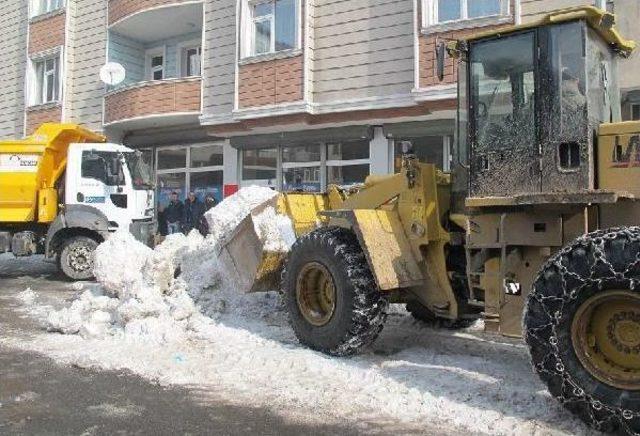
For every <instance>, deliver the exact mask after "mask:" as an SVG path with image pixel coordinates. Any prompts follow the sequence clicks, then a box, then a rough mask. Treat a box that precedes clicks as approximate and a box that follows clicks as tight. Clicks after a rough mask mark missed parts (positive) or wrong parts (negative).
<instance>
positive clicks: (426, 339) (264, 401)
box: [0, 188, 587, 434]
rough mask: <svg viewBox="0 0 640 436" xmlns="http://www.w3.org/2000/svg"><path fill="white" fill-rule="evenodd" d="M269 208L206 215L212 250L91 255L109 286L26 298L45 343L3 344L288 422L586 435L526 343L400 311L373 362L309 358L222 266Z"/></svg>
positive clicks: (176, 243) (275, 244)
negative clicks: (71, 295) (224, 247)
mask: <svg viewBox="0 0 640 436" xmlns="http://www.w3.org/2000/svg"><path fill="white" fill-rule="evenodd" d="M269 196H273V191H269V190H267V189H264V188H249V189H243V190H241V191H240V192H239V194H238V195H236V196H233V197H230V198H229V199H226V200H225V201H223V202H222V203H221V204H220V205H219V206H217V207H216V208H214V209H212V210H211V211H210V212H209V213H208V216H207V218H208V221H209V223H210V226H211V225H212V224H213V226H211V227H212V229H213V232H212V235H209V236H208V237H207V238H202V237H201V236H200V235H198V234H196V233H192V234H190V235H189V236H187V237H185V236H182V235H176V236H171V237H169V238H168V239H167V241H166V242H165V243H163V244H162V245H160V246H159V247H158V248H156V249H155V250H151V249H148V248H147V247H144V246H143V245H142V244H140V243H138V242H136V241H135V240H133V238H132V237H131V236H130V235H129V234H127V233H124V232H122V233H117V234H115V235H114V236H113V237H112V238H110V239H109V240H108V241H107V242H105V243H104V244H102V245H101V246H100V247H99V249H98V252H97V254H96V276H97V277H98V279H99V281H100V285H99V286H98V285H84V286H83V285H77V290H78V292H79V296H78V298H77V299H76V300H75V301H73V303H72V304H71V305H70V306H68V307H63V308H62V309H61V310H58V311H55V310H53V311H46V310H43V308H42V307H41V306H39V303H38V296H37V292H36V293H34V292H33V291H30V292H27V293H24V294H23V295H21V297H22V301H23V304H24V305H25V307H26V308H29V309H30V310H32V313H33V316H37V317H41V319H42V321H43V322H44V323H46V325H47V326H48V328H49V330H50V332H49V333H43V334H41V335H38V336H36V337H33V338H31V339H28V340H25V339H21V340H20V341H18V340H12V339H11V338H2V339H0V342H3V343H10V344H11V345H13V346H19V347H22V348H25V349H29V350H35V351H39V352H43V353H46V354H48V355H50V356H52V357H54V358H56V359H58V360H60V361H63V362H66V363H72V364H75V365H79V366H84V367H97V368H104V369H117V370H121V369H128V370H130V371H133V372H134V373H136V374H139V375H141V376H144V377H146V378H149V379H152V380H156V381H158V382H159V383H161V384H179V385H187V386H190V387H192V388H193V389H194V392H195V394H196V395H198V396H201V397H202V401H206V392H207V390H209V389H210V390H214V391H215V392H216V395H219V394H223V395H224V396H225V397H226V398H228V400H229V401H230V402H235V403H240V404H243V405H254V406H267V407H269V408H271V409H272V410H274V411H275V412H279V413H281V414H282V415H283V416H285V417H289V418H291V419H298V420H300V419H304V420H307V421H314V420H316V421H318V422H329V423H330V422H339V421H344V420H348V421H350V422H351V423H353V424H357V423H362V424H363V425H365V424H366V425H367V426H368V428H369V429H372V428H378V429H380V430H389V431H408V430H419V429H420V428H421V426H422V425H423V424H425V423H428V427H429V428H433V427H436V428H442V429H443V430H446V431H448V432H453V433H456V432H472V433H484V434H564V433H566V434H570V433H576V434H585V432H587V429H586V428H585V427H584V426H583V425H582V424H581V423H580V422H579V421H577V420H576V419H573V418H572V417H571V415H570V414H569V413H568V412H566V411H564V410H563V409H562V408H561V407H560V406H559V405H558V404H557V403H556V401H555V400H554V399H552V398H551V397H550V395H549V394H548V393H547V392H546V391H545V389H544V386H543V385H542V384H541V383H540V382H539V381H538V379H537V378H536V376H535V375H534V374H533V373H532V371H531V369H530V366H529V362H528V356H527V352H526V349H525V348H524V346H523V345H522V344H521V343H520V342H517V341H510V340H505V339H502V338H496V337H492V336H488V335H484V334H482V333H480V332H478V331H473V330H472V331H467V332H457V333H454V332H448V331H439V330H433V329H429V328H425V327H422V326H421V325H420V324H419V323H416V322H414V321H412V320H411V318H410V316H408V315H407V313H406V312H405V311H404V309H402V308H394V311H393V313H392V314H391V315H390V319H389V322H388V324H387V326H386V327H385V330H384V331H383V333H382V335H381V337H380V339H379V340H378V341H377V342H376V344H375V345H374V347H373V348H372V350H370V351H368V352H367V353H366V354H364V355H361V356H357V357H354V358H332V357H328V356H325V355H323V354H320V353H317V352H314V351H311V350H308V349H305V348H303V347H301V346H300V345H299V344H298V343H297V341H296V339H295V337H294V335H293V333H292V331H291V330H290V328H289V327H288V325H287V321H286V313H284V310H283V308H282V306H281V304H280V301H279V297H278V295H277V294H275V293H267V294H255V295H242V294H239V293H237V292H235V291H234V289H233V283H230V282H229V280H228V279H227V278H226V276H225V273H224V271H222V270H221V269H220V268H219V267H220V265H219V264H218V263H217V261H216V257H215V253H216V247H217V245H218V244H219V243H220V241H221V240H224V238H225V236H226V235H228V234H229V232H230V231H232V230H233V228H234V227H235V224H237V223H239V222H240V221H241V220H242V219H243V218H244V217H245V216H246V215H247V214H248V213H249V211H250V210H251V208H252V207H253V206H255V205H256V204H259V203H260V202H262V201H264V200H266V199H269V198H270V197H269ZM263 214H264V215H263V216H260V217H257V218H256V220H255V221H256V223H257V226H259V227H260V228H259V229H258V233H259V235H260V236H261V237H262V238H263V240H264V242H265V244H266V245H268V246H269V247H271V248H274V249H281V250H286V249H287V248H288V247H289V246H290V243H291V238H290V229H289V230H288V229H287V221H286V220H287V219H286V217H278V216H276V215H275V211H274V210H273V209H272V208H267V209H266V210H265V211H264V212H263ZM234 223H235V224H234ZM288 225H289V227H290V222H289V223H288ZM178 267H179V268H180V271H181V274H180V276H179V277H178V278H174V272H175V271H176V268H178ZM34 294H35V295H34ZM47 312H50V313H47ZM43 314H47V315H43ZM60 333H63V334H60Z"/></svg>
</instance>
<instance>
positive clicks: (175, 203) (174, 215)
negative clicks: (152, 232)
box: [164, 191, 184, 235]
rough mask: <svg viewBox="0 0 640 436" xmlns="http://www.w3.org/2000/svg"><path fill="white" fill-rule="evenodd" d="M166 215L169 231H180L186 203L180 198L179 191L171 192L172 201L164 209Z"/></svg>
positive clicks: (171, 232)
mask: <svg viewBox="0 0 640 436" xmlns="http://www.w3.org/2000/svg"><path fill="white" fill-rule="evenodd" d="M164 216H165V219H166V220H167V233H168V234H170V235H171V234H173V233H180V231H181V228H182V220H183V218H184V205H183V204H182V202H181V201H180V200H178V193H177V192H175V191H174V192H172V193H171V202H170V203H169V205H168V206H167V207H166V209H165V210H164Z"/></svg>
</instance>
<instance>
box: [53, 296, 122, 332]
mask: <svg viewBox="0 0 640 436" xmlns="http://www.w3.org/2000/svg"><path fill="white" fill-rule="evenodd" d="M118 303H119V300H118V299H117V298H111V297H109V296H107V295H104V294H103V293H102V289H100V288H98V289H90V290H87V291H85V292H83V293H82V294H81V295H80V297H79V298H78V299H77V300H75V301H74V302H73V303H71V306H70V307H65V308H62V309H61V310H58V311H53V312H51V313H50V314H49V316H48V318H47V330H49V331H52V332H60V333H64V334H75V333H80V334H81V335H82V336H85V337H95V336H104V334H106V333H107V331H108V330H109V328H110V325H111V318H112V316H111V312H112V311H113V310H114V309H115V308H116V307H117V306H118Z"/></svg>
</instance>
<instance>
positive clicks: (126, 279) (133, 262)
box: [93, 230, 153, 297]
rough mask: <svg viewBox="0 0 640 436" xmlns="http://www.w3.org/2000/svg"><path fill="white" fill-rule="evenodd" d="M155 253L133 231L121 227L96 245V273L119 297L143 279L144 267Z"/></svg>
mask: <svg viewBox="0 0 640 436" xmlns="http://www.w3.org/2000/svg"><path fill="white" fill-rule="evenodd" d="M152 254H153V250H152V249H151V248H149V247H147V246H146V245H144V244H143V243H141V242H139V241H137V240H136V239H135V238H134V236H133V235H132V234H131V233H129V232H128V231H126V230H119V231H117V232H115V233H114V234H112V235H111V236H109V238H108V239H107V240H106V241H105V242H103V243H102V244H100V245H98V248H96V251H95V255H94V260H93V274H94V275H95V277H96V279H97V280H98V281H99V282H100V283H101V284H102V286H103V287H104V289H105V291H107V293H109V294H110V295H111V296H114V297H118V296H120V295H121V293H122V292H126V291H129V290H130V289H131V288H132V287H135V286H137V285H139V284H140V283H141V282H142V281H143V277H142V274H143V268H144V266H145V264H146V263H147V262H148V261H149V258H150V257H151V255H152Z"/></svg>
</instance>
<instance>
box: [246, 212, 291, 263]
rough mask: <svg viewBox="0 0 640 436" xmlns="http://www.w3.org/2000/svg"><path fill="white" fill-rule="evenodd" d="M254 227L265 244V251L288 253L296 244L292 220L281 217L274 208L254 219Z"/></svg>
mask: <svg viewBox="0 0 640 436" xmlns="http://www.w3.org/2000/svg"><path fill="white" fill-rule="evenodd" d="M253 225H254V227H255V229H256V233H257V234H258V237H259V238H260V240H261V241H262V242H263V243H264V250H266V251H278V252H285V253H286V252H288V251H289V250H291V246H292V245H293V244H294V243H295V242H296V234H295V231H294V229H293V223H292V222H291V218H289V217H288V216H286V215H279V214H277V213H276V210H275V209H274V208H273V207H267V208H265V210H264V211H262V212H261V213H259V214H256V215H255V216H254V217H253Z"/></svg>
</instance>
